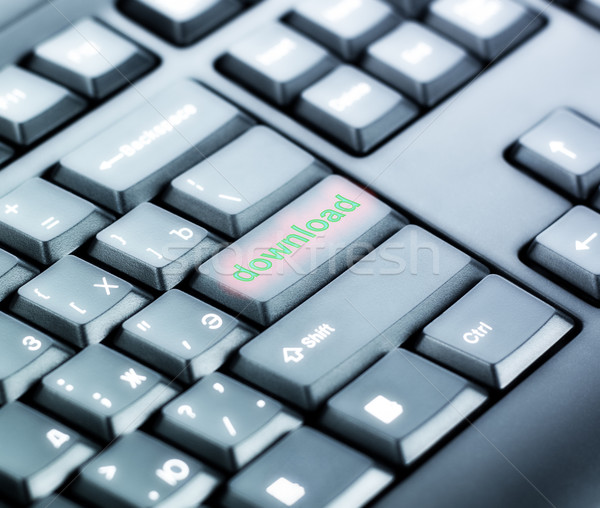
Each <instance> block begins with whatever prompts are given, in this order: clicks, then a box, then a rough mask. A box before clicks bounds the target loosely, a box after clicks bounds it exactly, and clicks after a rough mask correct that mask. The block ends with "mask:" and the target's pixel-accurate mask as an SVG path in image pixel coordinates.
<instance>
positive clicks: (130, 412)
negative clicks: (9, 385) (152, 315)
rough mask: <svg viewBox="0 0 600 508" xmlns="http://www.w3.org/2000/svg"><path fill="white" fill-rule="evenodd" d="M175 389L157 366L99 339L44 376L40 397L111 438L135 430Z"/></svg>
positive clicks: (48, 405) (90, 429)
mask: <svg viewBox="0 0 600 508" xmlns="http://www.w3.org/2000/svg"><path fill="white" fill-rule="evenodd" d="M175 393H176V392H175V390H174V389H173V388H171V387H169V386H168V385H167V384H166V381H165V380H164V379H163V378H161V377H160V376H159V375H158V374H156V373H155V372H154V371H152V370H150V369H149V368H147V367H144V366H143V365H141V364H139V363H138V362H136V361H134V360H130V359H129V358H127V357H126V356H123V355H122V354H120V353H117V352H116V351H113V350H111V349H109V348H107V347H106V346H103V345H101V344H94V345H92V346H89V347H87V348H86V349H84V350H83V351H81V352H80V353H78V354H77V355H75V356H74V357H73V358H71V359H70V360H69V361H67V362H66V363H64V364H63V365H61V366H60V367H59V368H58V369H56V370H54V371H53V372H51V373H50V374H48V375H47V376H46V377H44V379H43V380H42V384H41V388H40V390H39V392H38V393H37V394H36V400H37V402H38V403H39V404H41V405H42V406H44V407H45V408H47V409H49V410H50V411H53V412H54V413H56V414H60V415H61V416H62V417H64V418H66V419H67V420H69V421H70V422H72V423H73V425H75V426H80V427H83V428H85V430H86V431H88V432H91V433H93V434H95V435H96V436H98V437H100V438H102V439H106V440H110V439H113V438H114V437H116V436H118V435H119V434H123V433H128V432H132V431H134V430H135V429H136V428H137V427H139V426H140V425H141V424H142V423H144V420H145V419H146V418H147V417H148V416H149V415H150V413H152V412H153V411H154V410H156V409H157V408H159V407H160V406H161V405H162V404H164V403H165V402H166V401H167V400H169V399H170V398H172V397H173V395H175Z"/></svg>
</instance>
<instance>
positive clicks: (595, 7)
mask: <svg viewBox="0 0 600 508" xmlns="http://www.w3.org/2000/svg"><path fill="white" fill-rule="evenodd" d="M575 9H576V10H577V12H579V14H581V15H582V16H583V17H584V18H586V19H588V20H590V21H591V22H592V23H595V24H596V25H600V0H580V1H579V2H577V3H576V4H575Z"/></svg>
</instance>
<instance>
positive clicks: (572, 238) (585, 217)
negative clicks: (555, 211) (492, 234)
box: [529, 206, 600, 300]
mask: <svg viewBox="0 0 600 508" xmlns="http://www.w3.org/2000/svg"><path fill="white" fill-rule="evenodd" d="M599 234H600V214H598V213H596V212H594V211H592V210H590V209H589V208H586V207H585V206H576V207H574V208H572V209H571V210H569V211H568V212H567V213H566V214H565V215H563V216H562V217H561V218H560V219H558V220H557V221H556V222H555V223H554V224H552V225H551V226H550V227H548V228H547V229H545V230H544V231H542V232H541V233H540V234H539V235H537V236H536V237H535V239H534V241H533V243H532V244H531V245H530V247H529V257H530V258H531V259H532V260H533V261H535V262H536V263H538V264H539V265H540V266H543V267H544V268H545V269H546V270H548V271H549V272H551V273H553V274H555V275H558V276H559V277H561V278H563V279H564V280H566V281H567V282H569V283H570V284H572V285H573V286H575V287H577V288H579V289H581V290H582V291H584V292H585V293H587V294H588V295H589V296H591V297H592V298H594V299H596V300H600V256H599V255H598V252H599V250H600V238H598V235H599Z"/></svg>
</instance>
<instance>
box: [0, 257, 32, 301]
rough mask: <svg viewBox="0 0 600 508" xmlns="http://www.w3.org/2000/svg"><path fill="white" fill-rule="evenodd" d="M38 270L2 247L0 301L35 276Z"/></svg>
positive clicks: (0, 258)
mask: <svg viewBox="0 0 600 508" xmlns="http://www.w3.org/2000/svg"><path fill="white" fill-rule="evenodd" d="M37 273H38V270H37V269H36V268H34V267H33V266H31V265H29V264H27V263H25V262H23V261H21V260H20V259H19V258H17V257H16V256H13V255H12V254H9V253H8V252H6V251H5V250H3V249H0V301H1V300H4V298H6V297H7V296H8V295H9V294H11V293H12V292H13V291H15V290H16V289H17V288H19V287H20V286H22V285H23V284H25V283H26V282H27V281H28V280H30V279H32V278H33V277H35V276H36V275H37Z"/></svg>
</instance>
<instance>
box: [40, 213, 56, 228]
mask: <svg viewBox="0 0 600 508" xmlns="http://www.w3.org/2000/svg"><path fill="white" fill-rule="evenodd" d="M59 224H60V220H58V219H56V218H55V217H53V216H50V217H48V218H47V219H45V220H44V221H42V223H41V224H40V226H43V227H44V228H45V229H52V228H54V227H56V226H58V225H59Z"/></svg>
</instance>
